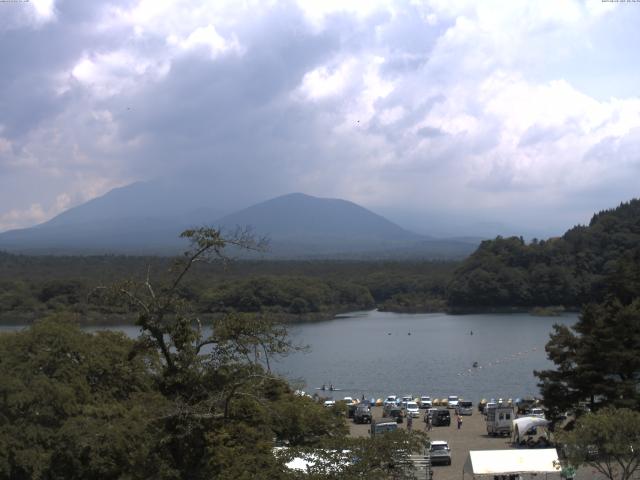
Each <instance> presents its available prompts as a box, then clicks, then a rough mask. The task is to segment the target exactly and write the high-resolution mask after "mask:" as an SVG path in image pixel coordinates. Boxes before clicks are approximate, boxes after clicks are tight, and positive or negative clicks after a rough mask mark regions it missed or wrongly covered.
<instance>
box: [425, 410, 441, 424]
mask: <svg viewBox="0 0 640 480" xmlns="http://www.w3.org/2000/svg"><path fill="white" fill-rule="evenodd" d="M437 411H438V409H437V408H433V407H432V408H428V409H427V411H426V412H425V414H424V422H425V423H427V421H428V420H433V413H434V412H437Z"/></svg>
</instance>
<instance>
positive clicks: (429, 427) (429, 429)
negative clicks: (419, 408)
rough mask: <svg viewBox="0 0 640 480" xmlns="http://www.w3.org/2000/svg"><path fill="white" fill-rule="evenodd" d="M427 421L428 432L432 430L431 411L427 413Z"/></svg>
mask: <svg viewBox="0 0 640 480" xmlns="http://www.w3.org/2000/svg"><path fill="white" fill-rule="evenodd" d="M426 421H427V432H429V431H431V415H430V414H429V413H427V415H426Z"/></svg>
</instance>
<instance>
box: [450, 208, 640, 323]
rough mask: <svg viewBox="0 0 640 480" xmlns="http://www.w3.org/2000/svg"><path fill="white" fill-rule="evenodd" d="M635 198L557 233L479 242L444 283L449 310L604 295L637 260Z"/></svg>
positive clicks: (578, 301)
mask: <svg viewBox="0 0 640 480" xmlns="http://www.w3.org/2000/svg"><path fill="white" fill-rule="evenodd" d="M639 246H640V200H637V199H635V200H632V201H630V202H628V203H623V204H621V205H620V206H619V207H617V208H615V209H612V210H605V211H602V212H600V213H598V214H596V215H594V216H593V218H592V219H591V222H590V223H589V225H588V226H576V227H574V228H572V229H570V230H569V231H567V232H566V233H565V234H564V235H563V236H562V237H559V238H551V239H549V240H535V239H534V240H533V241H532V242H530V243H529V244H527V243H525V241H524V240H523V239H522V238H518V237H511V238H501V237H498V238H496V239H495V240H491V241H485V242H482V244H481V245H480V247H479V248H478V250H476V252H474V253H473V254H472V255H471V256H470V257H469V258H468V259H467V260H465V261H464V262H463V263H462V265H461V266H460V267H459V268H458V269H457V270H456V271H455V274H454V278H453V280H452V281H451V283H450V284H449V285H448V290H447V303H448V306H449V308H450V310H451V311H453V312H464V311H469V310H477V309H478V308H496V309H500V308H508V307H519V308H530V307H535V306H549V305H559V306H564V307H566V308H571V309H577V308H579V307H580V306H581V305H583V304H585V303H587V302H592V301H600V300H602V299H603V298H604V294H605V285H607V284H608V283H610V281H615V279H616V278H623V277H624V272H625V270H627V269H628V267H629V265H632V264H634V263H635V264H637V263H638V262H639V261H640V249H639Z"/></svg>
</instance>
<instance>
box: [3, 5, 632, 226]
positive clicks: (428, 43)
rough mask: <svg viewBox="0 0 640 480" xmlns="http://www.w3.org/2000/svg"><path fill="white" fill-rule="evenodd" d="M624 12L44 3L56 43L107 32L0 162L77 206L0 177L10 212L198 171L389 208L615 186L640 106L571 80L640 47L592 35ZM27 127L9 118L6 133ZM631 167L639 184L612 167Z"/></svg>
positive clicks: (59, 72)
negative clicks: (68, 6) (94, 8)
mask: <svg viewBox="0 0 640 480" xmlns="http://www.w3.org/2000/svg"><path fill="white" fill-rule="evenodd" d="M619 7H621V6H620V5H618V6H615V7H614V6H613V4H611V3H606V2H605V3H602V2H600V0H595V1H594V0H588V1H586V2H581V1H578V0H575V1H568V0H567V1H548V2H547V1H544V2H528V1H513V2H507V3H504V2H501V1H500V2H498V1H497V0H496V1H492V0H488V1H487V2H484V1H483V2H477V1H471V0H469V1H462V0H446V1H444V0H429V1H408V2H392V1H373V2H359V1H354V2H351V1H333V0H331V1H327V2H310V1H309V2H307V1H299V2H294V3H289V2H278V1H269V2H262V1H257V0H255V1H244V2H236V1H231V0H229V1H220V2H198V1H189V2H183V1H168V0H141V1H139V2H136V3H135V4H133V5H131V6H127V7H119V6H111V7H107V8H106V10H105V12H106V14H104V15H102V16H99V20H97V21H95V20H92V21H94V22H97V23H95V24H87V25H84V24H81V25H67V24H66V23H65V22H67V21H69V20H68V18H67V17H65V15H64V13H63V12H64V9H62V8H59V9H56V6H55V4H54V2H52V1H49V2H47V1H43V2H36V1H33V6H32V7H30V8H31V11H32V14H33V15H36V16H37V18H39V19H41V21H43V22H49V23H48V24H47V25H50V26H53V25H55V26H56V28H58V27H60V28H59V30H56V31H55V32H54V33H52V34H51V35H64V32H65V31H66V30H65V28H69V30H70V31H71V30H74V31H75V32H77V31H83V32H85V33H86V31H89V32H90V34H88V36H87V37H81V38H83V39H85V40H86V42H83V43H81V45H82V47H81V48H80V49H79V53H78V54H77V55H75V56H73V57H72V58H66V57H61V58H59V59H58V58H56V59H54V60H51V59H48V61H50V62H51V64H52V66H48V67H47V69H46V74H43V76H42V78H45V79H47V80H46V81H49V82H51V84H50V85H47V86H48V87H50V91H51V92H54V93H53V94H52V97H51V98H49V97H47V96H46V92H48V90H46V89H45V94H42V95H43V97H44V98H46V99H48V100H51V105H48V104H46V105H43V106H42V107H41V108H42V110H41V112H42V120H41V121H38V122H32V121H30V119H29V118H25V119H23V120H22V123H21V124H20V125H19V127H20V128H18V127H14V128H13V129H10V128H8V127H7V128H4V129H3V130H2V131H0V134H1V136H0V168H2V169H3V175H4V174H5V172H9V173H7V175H8V176H6V177H5V180H4V181H5V182H7V183H8V182H9V181H10V177H11V175H23V176H27V175H28V174H29V173H32V174H36V173H37V174H38V175H44V176H48V178H51V179H55V180H56V181H57V182H59V184H56V185H57V186H56V187H55V188H56V189H57V193H58V194H60V195H63V193H61V192H67V194H68V195H69V197H68V200H65V201H66V204H65V203H64V201H58V200H57V199H56V197H57V195H55V194H50V195H48V197H47V198H48V200H47V202H48V203H46V202H45V201H44V200H38V201H35V200H29V201H26V200H25V201H22V202H21V205H23V206H22V207H21V208H15V207H14V206H12V205H9V204H8V201H9V200H10V197H8V196H7V197H2V193H1V191H2V186H3V183H2V180H1V179H0V200H3V201H2V202H0V204H3V205H9V206H8V207H5V212H4V213H2V210H0V215H2V217H0V218H3V219H4V220H2V222H4V223H3V225H6V224H9V223H11V224H12V225H16V224H18V223H20V222H21V221H22V220H19V219H20V218H23V219H24V222H26V223H23V224H27V223H28V222H30V221H31V222H35V221H39V219H42V218H45V217H46V216H47V215H52V214H53V212H57V211H59V209H60V208H63V207H61V205H63V204H65V205H73V204H75V203H76V202H78V201H81V199H86V198H90V197H91V196H92V195H98V194H101V193H104V191H105V190H106V189H108V188H109V187H110V186H115V185H121V184H122V183H124V182H126V181H129V180H131V179H139V178H140V177H141V176H142V175H145V174H146V175H149V176H152V175H154V174H161V173H164V172H166V171H171V172H174V171H176V170H179V169H180V168H185V169H193V170H198V171H199V169H202V170H206V169H210V170H209V171H211V172H215V173H216V174H217V173H219V172H224V174H225V175H227V174H228V175H229V177H228V178H233V179H236V180H237V179H244V178H247V177H248V176H251V175H255V176H256V178H259V180H260V181H262V183H263V184H264V190H260V191H258V189H256V191H255V195H256V196H259V195H268V194H272V193H286V191H291V190H306V191H308V192H310V193H315V194H318V195H332V196H340V197H346V198H351V199H354V200H359V201H364V202H366V203H369V204H375V205H397V206H401V205H407V204H409V205H441V206H442V203H443V202H442V198H445V197H447V198H451V203H452V204H457V205H465V204H467V205H471V206H473V207H474V208H476V207H480V206H483V205H484V206H491V207H492V208H495V209H499V208H508V207H509V205H510V204H517V202H518V201H519V200H522V199H525V198H527V197H528V196H531V195H532V194H536V195H539V196H540V198H541V199H543V200H541V201H540V203H544V202H545V201H546V202H548V203H550V202H560V201H562V200H563V199H564V200H565V201H569V200H570V198H572V196H578V195H581V194H582V193H583V192H585V191H587V189H593V188H594V187H600V188H601V189H602V190H607V191H609V190H611V191H613V189H614V187H615V186H616V183H619V182H631V178H632V175H630V174H629V172H630V171H631V169H633V168H637V167H636V164H635V163H634V161H633V158H634V155H635V154H636V152H637V150H636V145H637V142H636V140H637V138H636V137H637V129H638V128H639V127H640V96H636V97H629V96H628V95H620V94H618V93H617V91H616V85H615V84H614V83H612V84H611V85H610V91H611V94H610V95H609V96H608V98H607V99H602V98H595V97H594V96H592V95H590V94H589V93H588V92H586V91H584V90H581V89H580V88H579V87H578V86H577V85H576V84H575V82H574V81H573V80H572V78H575V76H583V77H588V76H592V75H596V74H598V71H597V70H596V68H595V67H592V66H591V65H589V64H588V63H587V64H584V62H583V63H580V62H578V63H579V64H578V65H577V66H576V65H575V64H573V63H571V61H573V60H574V59H575V58H578V57H577V55H578V54H580V55H586V56H588V55H589V53H590V52H600V54H601V55H602V56H603V57H607V56H608V54H611V56H616V55H621V54H622V53H623V52H622V50H621V48H622V49H629V50H631V49H632V47H631V45H632V43H631V42H630V44H629V46H626V47H624V46H623V47H620V46H619V45H617V46H616V48H617V50H615V51H613V50H611V51H610V50H607V49H608V48H609V46H607V45H604V44H602V43H598V42H596V41H593V38H592V35H593V32H594V31H595V30H596V29H599V30H598V31H599V32H600V30H603V31H606V29H607V28H612V27H609V25H616V24H615V23H610V22H611V20H612V19H613V20H617V21H621V20H620V19H621V18H626V16H634V15H635V16H636V17H638V19H640V9H634V10H631V9H628V8H627V9H623V8H619ZM34 19H36V17H33V18H32V19H31V20H33V21H34V22H35V20H34ZM39 21H40V20H39ZM21 25H22V26H23V27H25V26H27V25H24V24H21ZM28 26H29V27H32V26H33V25H32V24H29V25H28ZM41 27H42V28H47V27H46V25H45V24H42V25H41ZM13 28H18V27H15V25H14V27H13ZM600 34H601V32H600ZM70 38H73V39H74V41H75V40H76V38H77V37H70ZM41 41H43V42H44V40H41ZM39 47H40V49H46V47H47V45H46V44H44V43H42V44H41V45H39ZM202 52H204V53H205V54H204V55H203V54H202ZM585 52H586V53H585ZM621 52H622V53H621ZM12 59H13V57H11V56H10V55H8V56H7V58H6V59H5V60H7V62H6V65H9V66H11V65H12V63H11V62H10V60H12ZM623 59H624V57H623ZM0 60H2V59H0ZM35 61H40V62H42V63H45V62H44V60H43V59H40V60H37V59H36V60H34V62H35ZM623 63H624V62H623V61H620V64H621V65H622V64H623ZM558 66H566V68H565V70H563V72H564V73H562V74H561V73H558V70H557V68H558ZM29 67H31V65H29ZM20 68H22V70H20ZM625 68H628V69H629V70H628V71H629V72H631V73H632V70H633V68H634V65H631V64H629V66H628V67H625ZM15 69H16V70H15V71H14V72H12V74H11V78H15V80H14V83H15V82H20V81H21V80H23V81H24V80H26V79H29V78H30V72H31V70H30V69H28V68H27V66H26V65H22V66H20V65H18V66H16V67H15ZM574 70H575V72H574ZM566 72H569V73H573V74H574V75H573V76H572V75H567V74H566ZM615 73H616V74H618V75H622V76H624V75H625V71H620V72H615ZM20 75H21V76H20ZM39 78H40V77H39ZM13 92H15V90H13ZM14 94H15V93H14ZM22 94H23V95H25V98H30V97H27V96H28V95H30V93H29V91H28V89H25V91H24V92H23V93H22ZM0 95H1V93H0ZM5 95H7V94H6V93H5ZM1 100H2V99H1V98H0V101H1ZM42 103H46V102H42ZM45 107H46V108H45ZM23 111H27V112H28V109H21V110H20V112H18V113H21V112H23ZM14 116H17V115H14ZM13 121H14V118H12V117H9V115H8V114H7V117H6V118H5V117H3V116H2V113H1V112H0V123H2V124H6V125H9V124H10V123H11V122H13ZM16 132H19V133H16ZM634 132H635V133H634ZM605 158H606V159H607V160H606V161H605V160H604V159H605ZM169 164H171V167H169V166H168V165H169ZM617 167H620V168H619V170H621V171H624V172H625V173H626V174H627V175H626V177H627V178H622V179H621V178H620V176H619V175H618V176H616V175H613V173H612V172H615V171H616V170H617ZM273 172H277V175H276V174H274V173H273ZM214 177H216V178H217V175H214ZM276 177H277V178H276ZM21 178H22V177H21ZM225 178H227V177H225ZM225 182H227V183H230V182H231V180H225ZM270 182H273V184H271V183H270ZM258 183H260V182H258ZM52 188H53V187H52ZM24 195H25V198H26V197H27V196H28V193H27V192H26V191H25V193H24ZM262 199H264V198H257V199H256V200H262ZM545 199H546V200H545ZM442 208H447V206H446V205H444V206H442ZM0 228H1V225H0Z"/></svg>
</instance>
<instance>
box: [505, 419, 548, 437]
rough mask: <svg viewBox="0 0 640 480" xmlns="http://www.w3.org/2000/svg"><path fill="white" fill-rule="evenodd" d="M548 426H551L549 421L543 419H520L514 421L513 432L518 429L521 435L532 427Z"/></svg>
mask: <svg viewBox="0 0 640 480" xmlns="http://www.w3.org/2000/svg"><path fill="white" fill-rule="evenodd" d="M547 425H549V420H545V419H544V418H541V417H520V418H516V419H515V420H514V421H513V430H515V429H516V427H518V430H520V433H524V432H526V431H528V430H529V429H530V428H532V427H546V426H547Z"/></svg>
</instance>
